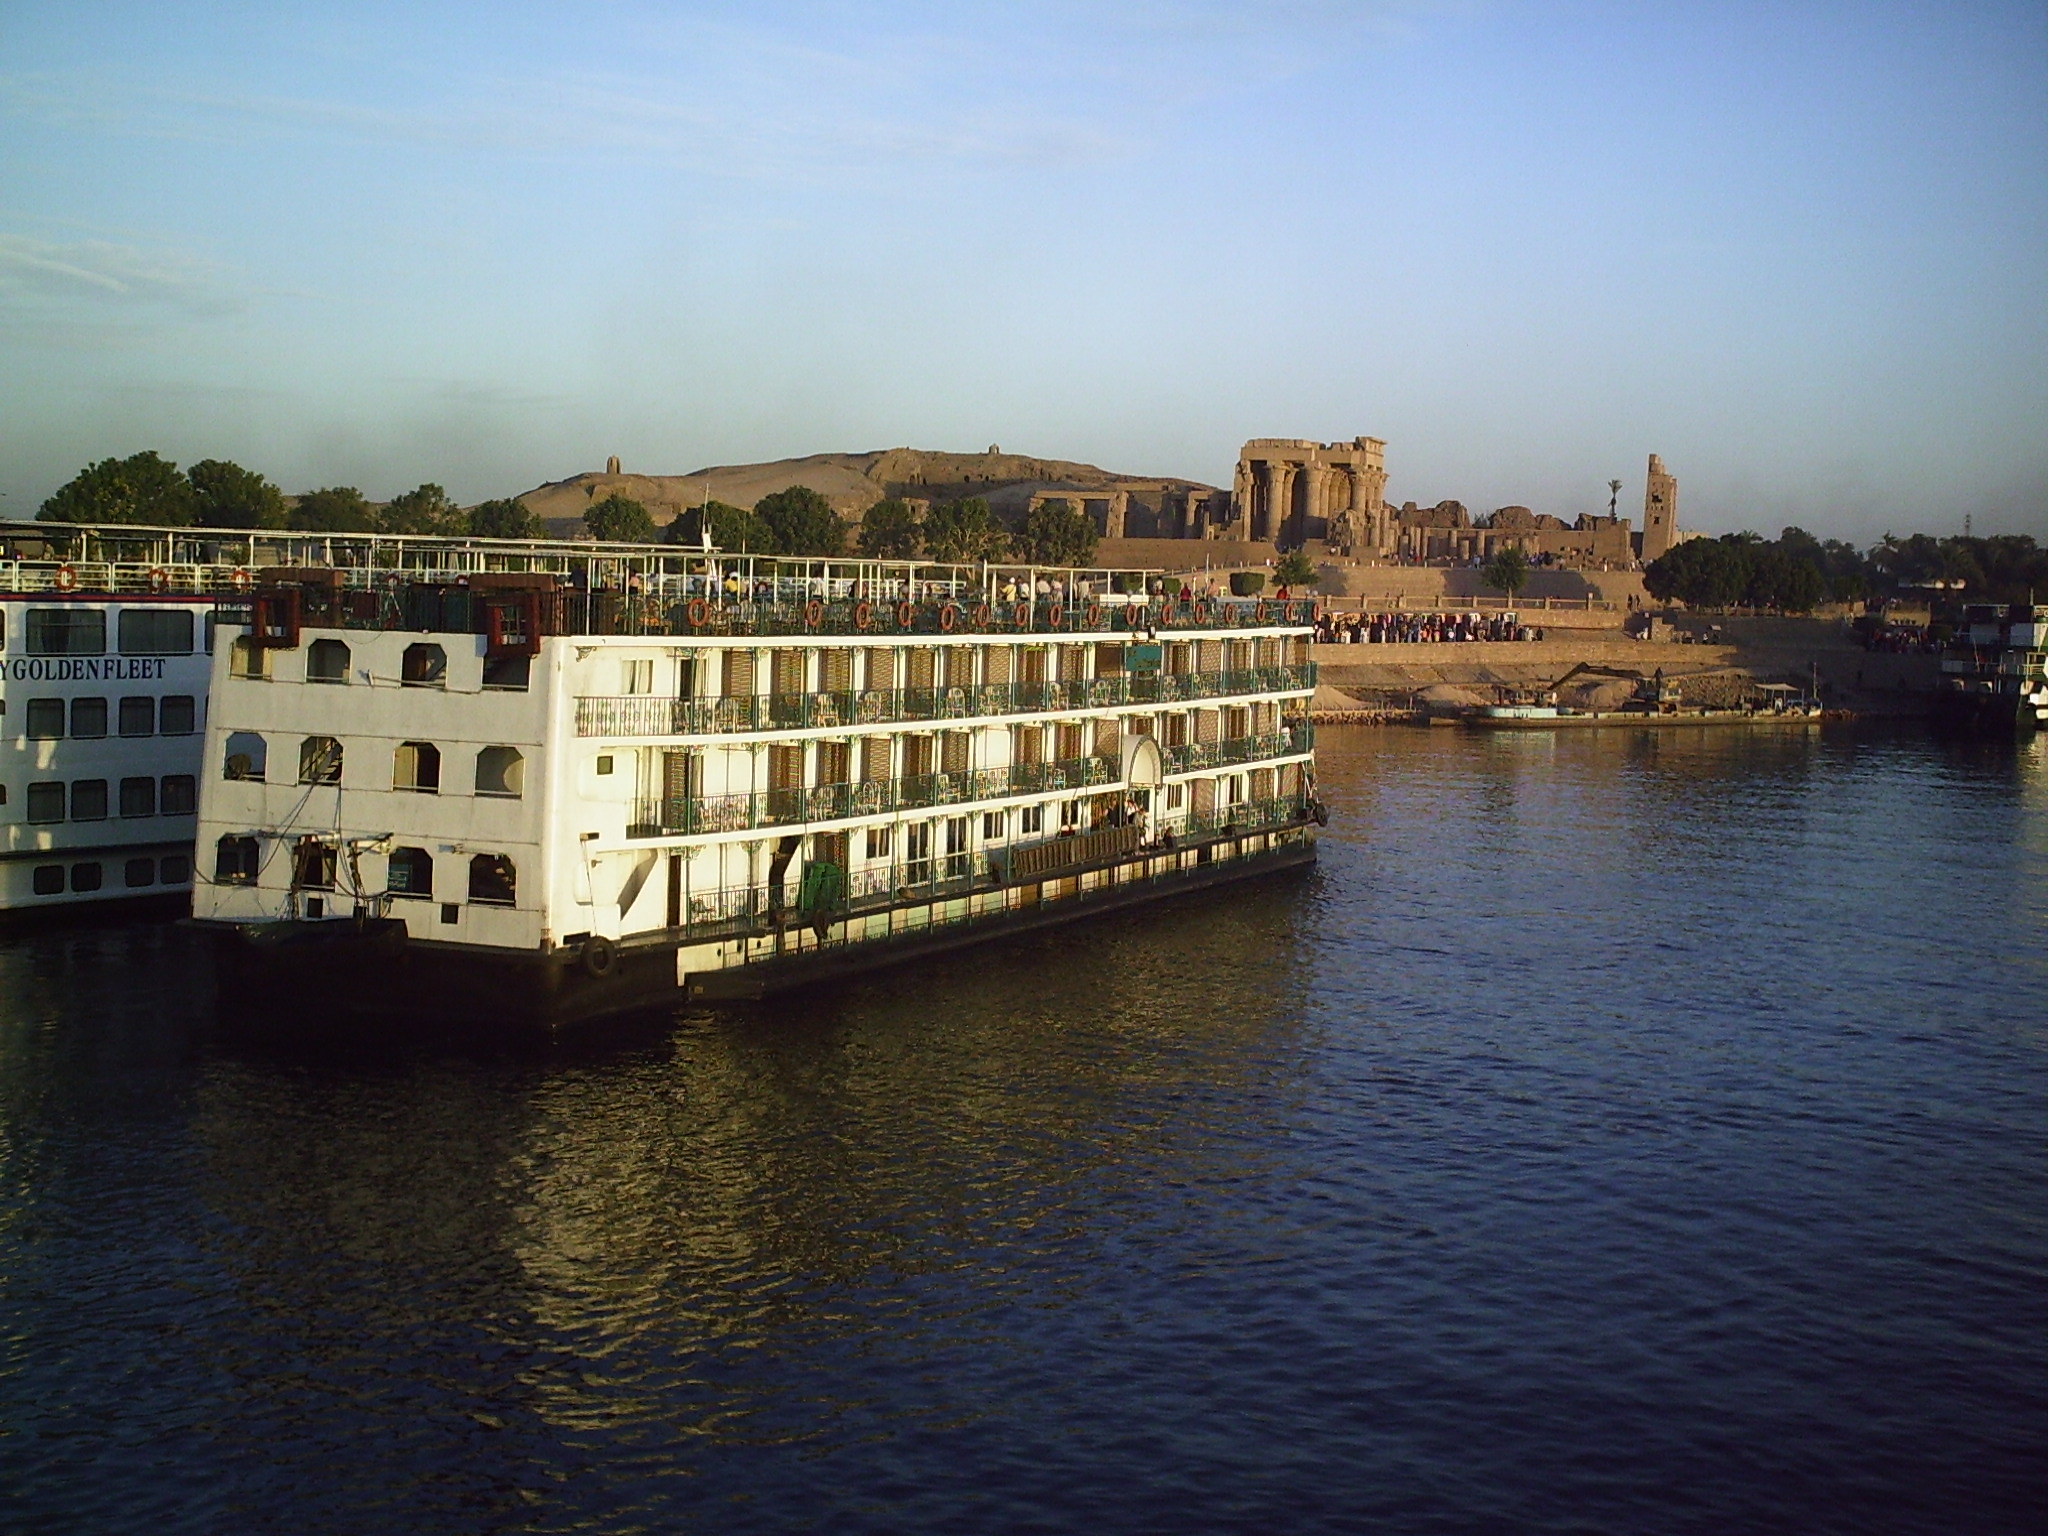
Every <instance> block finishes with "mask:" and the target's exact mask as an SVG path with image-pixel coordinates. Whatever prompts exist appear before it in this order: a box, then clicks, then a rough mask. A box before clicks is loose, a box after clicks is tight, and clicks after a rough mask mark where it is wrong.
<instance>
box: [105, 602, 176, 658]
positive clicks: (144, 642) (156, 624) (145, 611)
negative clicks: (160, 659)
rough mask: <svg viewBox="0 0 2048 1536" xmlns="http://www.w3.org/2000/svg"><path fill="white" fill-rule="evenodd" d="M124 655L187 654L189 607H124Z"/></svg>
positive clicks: (122, 629) (122, 646) (122, 648)
mask: <svg viewBox="0 0 2048 1536" xmlns="http://www.w3.org/2000/svg"><path fill="white" fill-rule="evenodd" d="M121 654H122V655H123V656H190V655H191V654H192V612H191V610H190V609H188V608H123V609H122V610H121Z"/></svg>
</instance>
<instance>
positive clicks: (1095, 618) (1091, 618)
mask: <svg viewBox="0 0 2048 1536" xmlns="http://www.w3.org/2000/svg"><path fill="white" fill-rule="evenodd" d="M1088 627H1089V628H1090V629H1100V628H1102V604H1100V603H1090V604H1089V605H1088Z"/></svg>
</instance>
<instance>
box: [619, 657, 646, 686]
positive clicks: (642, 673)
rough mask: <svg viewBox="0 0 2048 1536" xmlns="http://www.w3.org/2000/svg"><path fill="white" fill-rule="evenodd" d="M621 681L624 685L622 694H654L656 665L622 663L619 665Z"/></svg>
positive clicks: (644, 661) (640, 662) (644, 662)
mask: <svg viewBox="0 0 2048 1536" xmlns="http://www.w3.org/2000/svg"><path fill="white" fill-rule="evenodd" d="M619 681H620V682H621V683H622V684H623V685H624V686H622V687H621V688H620V689H619V692H621V693H652V692H654V663H653V662H652V661H646V660H643V661H622V662H620V663H619Z"/></svg>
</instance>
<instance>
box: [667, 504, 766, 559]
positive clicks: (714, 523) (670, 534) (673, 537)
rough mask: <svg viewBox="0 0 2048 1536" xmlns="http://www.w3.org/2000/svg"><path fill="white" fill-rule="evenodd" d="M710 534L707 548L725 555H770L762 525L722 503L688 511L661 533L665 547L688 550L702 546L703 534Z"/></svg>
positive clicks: (748, 514)
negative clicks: (677, 546) (707, 531)
mask: <svg viewBox="0 0 2048 1536" xmlns="http://www.w3.org/2000/svg"><path fill="white" fill-rule="evenodd" d="M707 526H708V527H709V528H710V530H711V547H712V548H714V549H719V550H724V551H725V552H726V553H728V554H756V555H758V554H762V553H764V552H766V553H772V552H773V551H772V549H771V547H770V546H771V544H772V535H770V533H769V532H768V526H767V524H765V523H763V522H762V521H761V520H760V519H759V518H758V517H756V516H754V514H753V513H751V512H749V511H748V510H747V509H746V508H745V507H736V506H734V505H732V503H730V502H726V501H707V502H706V503H705V504H704V505H703V506H701V507H692V508H691V509H690V510H689V511H687V512H685V513H683V514H682V515H681V516H680V517H678V518H676V520H675V521H674V522H672V523H670V524H669V525H668V527H667V528H666V529H665V530H663V536H664V539H665V541H666V542H667V543H670V544H681V545H683V546H685V547H686V548H689V549H699V548H702V547H703V544H704V530H705V528H706V527H707Z"/></svg>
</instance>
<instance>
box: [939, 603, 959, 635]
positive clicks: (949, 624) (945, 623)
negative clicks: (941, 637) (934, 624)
mask: <svg viewBox="0 0 2048 1536" xmlns="http://www.w3.org/2000/svg"><path fill="white" fill-rule="evenodd" d="M959 627H960V605H959V604H958V603H948V604H946V606H945V607H943V608H941V609H940V610H939V628H941V629H943V630H944V631H945V632H946V633H947V634H949V635H950V634H951V633H953V631H954V630H956V629H958V628H959Z"/></svg>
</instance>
